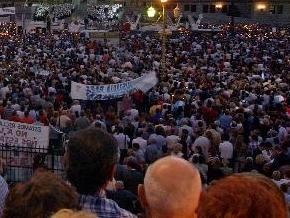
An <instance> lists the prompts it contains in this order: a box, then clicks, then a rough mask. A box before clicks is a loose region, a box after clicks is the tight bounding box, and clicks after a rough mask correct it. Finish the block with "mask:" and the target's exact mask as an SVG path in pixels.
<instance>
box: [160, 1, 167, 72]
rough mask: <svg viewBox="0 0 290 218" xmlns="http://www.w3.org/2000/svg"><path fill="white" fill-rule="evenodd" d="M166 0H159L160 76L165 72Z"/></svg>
mask: <svg viewBox="0 0 290 218" xmlns="http://www.w3.org/2000/svg"><path fill="white" fill-rule="evenodd" d="M166 2H167V0H161V4H162V17H163V29H162V56H161V68H162V69H161V75H160V77H162V76H164V75H165V74H166V72H165V71H166V59H165V56H166V19H165V3H166Z"/></svg>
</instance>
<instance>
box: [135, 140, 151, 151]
mask: <svg viewBox="0 0 290 218" xmlns="http://www.w3.org/2000/svg"><path fill="white" fill-rule="evenodd" d="M134 143H137V144H139V145H140V149H141V150H143V151H145V149H146V147H147V141H146V140H145V139H143V138H142V137H137V138H135V139H133V141H132V144H134Z"/></svg>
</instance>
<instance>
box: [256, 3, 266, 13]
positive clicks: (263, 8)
mask: <svg viewBox="0 0 290 218" xmlns="http://www.w3.org/2000/svg"><path fill="white" fill-rule="evenodd" d="M257 9H258V10H260V11H262V10H265V9H266V5H265V4H257Z"/></svg>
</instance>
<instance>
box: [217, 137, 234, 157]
mask: <svg viewBox="0 0 290 218" xmlns="http://www.w3.org/2000/svg"><path fill="white" fill-rule="evenodd" d="M219 150H220V154H221V157H222V158H223V159H226V160H228V159H232V158H233V151H234V147H233V144H232V143H230V142H229V141H224V142H223V143H220V145H219Z"/></svg>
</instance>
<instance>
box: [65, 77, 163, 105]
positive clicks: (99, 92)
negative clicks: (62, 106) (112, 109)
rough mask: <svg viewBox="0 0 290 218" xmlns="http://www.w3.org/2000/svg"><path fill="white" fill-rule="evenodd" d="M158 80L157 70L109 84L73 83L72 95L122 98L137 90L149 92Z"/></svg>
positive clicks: (75, 96) (78, 97)
mask: <svg viewBox="0 0 290 218" xmlns="http://www.w3.org/2000/svg"><path fill="white" fill-rule="evenodd" d="M157 82H158V79H157V77H156V73H155V72H150V73H148V74H145V75H143V76H141V77H139V78H137V79H134V80H131V81H128V82H124V83H116V84H108V85H85V84H80V83H75V82H72V83H71V97H72V98H73V99H79V100H109V99H115V98H121V97H123V96H125V95H126V94H129V93H132V92H134V91H136V90H141V91H142V92H144V93H145V92H148V91H149V90H150V89H151V88H152V87H154V86H155V85H156V84H157Z"/></svg>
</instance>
